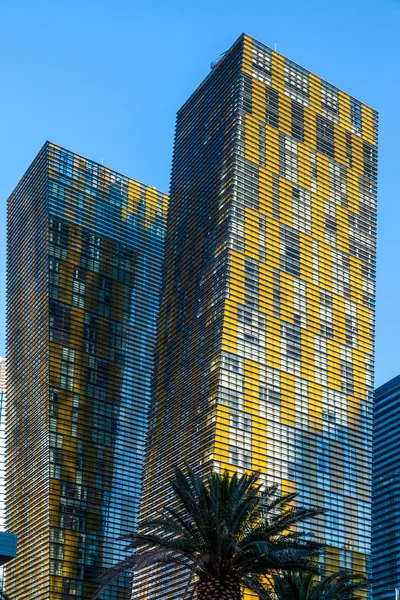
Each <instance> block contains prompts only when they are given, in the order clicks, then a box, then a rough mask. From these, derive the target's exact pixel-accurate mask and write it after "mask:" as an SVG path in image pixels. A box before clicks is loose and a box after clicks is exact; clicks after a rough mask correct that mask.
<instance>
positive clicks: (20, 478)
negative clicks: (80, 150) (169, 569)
mask: <svg viewBox="0 0 400 600" xmlns="http://www.w3.org/2000/svg"><path fill="white" fill-rule="evenodd" d="M166 211H167V196H166V195H165V194H162V193H160V192H158V191H157V190H155V189H154V188H151V187H146V186H144V185H142V184H140V183H138V182H137V181H134V180H132V179H129V178H127V177H125V176H123V175H120V174H119V173H116V172H114V171H111V170H110V169H107V168H106V167H103V166H101V165H99V164H97V163H94V162H92V161H90V160H87V159H86V158H83V157H81V156H78V155H76V154H73V153H72V152H69V151H67V150H64V149H62V148H60V147H58V146H55V145H53V144H49V143H47V144H45V146H44V147H43V149H42V150H41V152H40V153H39V155H38V156H37V157H36V159H35V160H34V162H33V164H32V165H31V167H30V168H29V169H28V171H27V172H26V174H25V175H24V177H23V178H22V180H21V182H20V183H19V184H18V186H17V187H16V189H15V191H14V192H13V193H12V195H11V197H10V199H9V205H8V271H7V374H8V378H7V380H8V389H7V526H8V529H9V530H10V531H11V532H13V533H17V534H18V538H19V539H18V556H17V559H16V560H15V561H13V562H12V563H11V564H10V566H9V567H8V570H7V591H8V592H9V594H10V596H11V597H12V598H21V599H22V598H24V600H30V599H32V600H49V599H50V600H63V599H64V598H65V599H66V598H71V597H73V598H79V599H81V600H88V599H89V598H90V597H91V595H92V593H93V592H94V591H95V589H96V584H95V583H94V582H95V580H96V579H97V577H98V576H99V574H100V572H101V571H102V569H103V568H105V567H109V566H111V565H112V564H114V563H115V562H116V561H118V560H119V559H121V558H122V557H123V556H125V554H124V547H125V545H126V544H125V542H121V541H118V540H117V538H118V537H119V536H120V535H122V534H123V533H126V532H128V531H131V530H132V529H133V528H134V527H135V523H136V519H137V510H138V504H139V497H140V491H141V481H142V457H143V452H144V442H145V434H146V427H147V425H146V424H147V408H148V403H149V398H150V380H151V374H152V367H153V350H154V343H155V328H156V321H157V315H158V298H159V288H160V281H161V280H160V276H161V265H162V260H163V249H164V237H165V219H166ZM129 595H130V577H128V576H126V577H123V578H121V579H120V580H118V581H117V582H116V583H115V584H114V585H113V586H112V587H111V588H109V589H108V590H107V595H106V596H105V598H107V600H116V599H118V600H122V599H126V598H127V597H129Z"/></svg>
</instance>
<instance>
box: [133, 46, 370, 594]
mask: <svg viewBox="0 0 400 600" xmlns="http://www.w3.org/2000/svg"><path fill="white" fill-rule="evenodd" d="M376 179H377V113H376V112H375V111H374V110H372V109H371V108H369V107H368V106H366V105H364V104H362V103H360V102H359V101H358V100H356V99H354V98H352V97H350V96H348V95H347V94H345V93H344V92H342V91H340V90H338V89H337V88H335V87H334V86H332V85H330V84H328V83H326V82H325V81H323V80H321V79H320V78H319V77H317V76H315V75H313V74H312V73H310V72H308V71H307V70H305V69H303V68H301V67H299V66H298V65H296V64H294V63H293V62H291V61H290V60H288V59H286V58H284V57H283V56H281V55H280V54H278V53H277V52H275V51H272V50H270V49H269V48H267V47H266V46H264V45H263V44H261V43H259V42H257V41H256V40H254V39H252V38H250V37H248V36H246V35H242V36H241V37H240V38H239V39H238V40H237V42H236V43H235V44H234V45H233V46H232V48H231V49H230V50H229V51H228V52H227V53H225V55H223V57H222V58H221V59H220V60H219V61H218V62H217V63H216V64H214V66H213V68H212V70H211V72H210V73H209V75H208V77H207V78H206V79H205V80H204V81H203V82H202V83H201V85H200V86H199V87H198V89H197V90H196V91H195V92H194V94H193V95H192V96H191V97H190V98H189V100H188V101H187V102H186V103H185V105H184V106H183V107H182V108H181V109H180V111H179V112H178V116H177V124H176V135H175V147H174V158H173V169H172V178H171V194H170V196H171V201H170V213H169V221H168V231H167V241H166V262H165V266H164V278H165V281H164V286H163V295H162V301H161V309H160V310H161V312H160V326H159V331H158V337H157V346H156V371H155V395H154V399H153V406H152V413H151V421H150V437H149V446H148V455H147V467H146V470H145V487H144V496H143V500H142V508H141V511H142V516H143V517H147V516H149V515H152V514H154V512H155V511H156V510H157V509H158V508H159V507H160V506H161V505H162V503H163V502H164V501H168V499H169V497H168V493H167V492H166V489H167V484H166V482H167V481H168V479H169V478H170V476H171V473H172V468H173V466H174V465H175V464H177V463H178V464H180V465H182V464H183V463H184V461H187V462H188V463H189V464H190V465H191V466H193V467H194V468H196V469H197V470H199V471H200V472H208V471H210V470H211V469H215V470H218V469H221V470H222V469H229V470H231V471H234V470H237V471H240V472H242V471H247V470H250V469H251V470H259V471H260V472H261V480H262V481H263V482H265V483H266V484H271V483H275V482H277V483H278V484H279V486H280V489H281V491H282V492H288V491H296V492H297V493H298V502H299V503H300V504H305V505H313V506H320V507H323V508H324V509H325V511H326V512H325V515H324V516H323V517H319V518H316V519H315V521H314V522H313V523H311V524H309V525H307V526H304V527H305V528H306V532H308V533H311V532H312V534H313V535H314V538H315V539H318V540H320V541H324V542H326V543H327V545H328V546H329V548H330V550H329V552H328V553H327V555H326V557H325V560H323V569H324V570H325V571H326V572H331V571H332V570H335V569H337V568H338V567H349V568H350V567H351V568H354V569H356V570H359V571H362V572H363V571H366V570H367V571H368V570H369V554H370V468H371V425H372V413H371V407H372V401H373V352H374V310H375V238H376V193H377V188H376V185H377V184H376ZM182 580H183V578H182V576H181V574H180V573H177V572H174V571H173V570H172V571H166V570H165V569H164V570H163V572H162V574H161V573H160V572H157V571H153V572H152V573H146V575H145V576H143V577H141V578H138V579H137V580H136V581H134V588H133V598H140V599H141V600H142V599H150V598H151V599H152V600H161V599H163V600H166V599H167V598H168V599H169V598H171V599H174V600H175V599H176V598H178V597H181V592H182ZM249 597H250V596H249Z"/></svg>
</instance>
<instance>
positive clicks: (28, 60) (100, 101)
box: [0, 0, 400, 385]
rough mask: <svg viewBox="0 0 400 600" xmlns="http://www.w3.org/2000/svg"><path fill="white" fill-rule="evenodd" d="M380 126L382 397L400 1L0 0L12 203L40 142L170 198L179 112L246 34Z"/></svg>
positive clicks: (0, 118)
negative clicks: (345, 96) (359, 106)
mask: <svg viewBox="0 0 400 600" xmlns="http://www.w3.org/2000/svg"><path fill="white" fill-rule="evenodd" d="M243 31H245V32H246V33H248V34H250V35H252V36H254V37H256V38H257V39H259V40H260V41H262V42H263V43H265V44H267V45H269V46H272V47H273V45H274V43H275V42H276V43H277V49H278V51H279V52H281V53H282V54H284V55H285V56H288V57H289V58H291V59H292V60H294V61H295V62H297V63H299V64H301V65H302V66H304V67H306V68H307V69H309V70H311V71H313V72H315V73H316V74H317V75H320V76H321V77H323V78H324V79H327V80H328V81H330V82H331V83H333V84H335V85H336V86H337V87H340V88H342V89H343V90H345V91H346V92H348V93H349V94H351V95H353V96H355V97H357V98H359V99H360V100H362V101H363V102H366V103H367V104H369V105H371V106H372V107H373V108H375V109H377V110H378V111H379V113H380V158H379V206H380V208H379V229H378V236H379V242H378V250H379V251H378V303H377V336H376V341H377V353H376V383H377V384H378V385H379V384H381V383H384V382H385V381H386V380H387V379H389V378H391V377H394V376H395V375H397V374H399V373H400V351H399V347H400V303H399V297H400V277H399V271H400V244H399V239H400V228H399V219H400V175H399V169H400V167H399V152H400V119H399V99H400V77H399V62H400V36H399V31H400V0H362V1H361V0H335V1H331V2H328V1H327V0H302V1H299V0H274V1H271V0H253V1H252V2H248V1H243V0H241V1H240V2H239V1H238V0H201V1H200V0H197V1H195V2H193V1H191V0H169V1H168V2H166V1H165V0H164V1H161V0H156V1H151V0H147V1H143V0H142V1H139V0H113V1H112V2H111V1H110V0H107V1H105V0H96V1H94V0H68V1H66V2H62V1H59V0H51V1H50V0H35V2H32V1H31V0H29V1H28V0H19V1H16V0H0V89H1V94H0V136H1V142H2V143H1V145H0V355H3V354H4V338H5V333H4V322H5V231H6V224H5V223H6V221H5V214H6V200H7V197H8V195H9V194H10V192H11V191H12V189H13V187H14V186H15V185H16V183H17V182H18V180H19V178H20V177H21V175H22V174H23V173H24V171H25V170H26V168H27V167H28V165H29V163H30V162H31V160H32V159H33V158H34V156H35V155H36V153H37V152H38V150H39V149H40V147H41V146H42V144H43V143H44V142H45V140H47V139H48V140H51V141H53V142H55V143H57V144H60V145H62V146H65V147H67V148H69V149H71V150H73V151H75V152H78V153H80V154H83V155H85V156H87V157H88V158H91V159H93V160H97V161H101V160H102V159H104V164H105V165H107V166H109V167H111V168H112V169H115V170H118V171H121V172H122V173H124V174H126V175H129V176H130V177H133V178H135V179H138V180H140V181H143V182H144V183H147V184H149V185H153V186H155V187H157V188H159V189H161V190H162V191H168V186H169V171H170V163H171V150H172V142H173V133H174V120H175V113H176V111H177V109H178V108H179V107H180V106H181V105H182V104H183V102H184V101H185V100H186V99H187V97H188V96H189V95H190V93H191V92H192V91H193V90H194V89H195V87H196V86H197V85H198V84H199V83H200V81H201V80H202V79H203V78H204V77H205V75H206V74H207V73H208V71H209V65H210V62H211V61H212V60H214V59H216V58H217V57H218V56H219V55H220V54H221V53H222V52H224V51H225V50H226V49H227V48H228V47H229V46H231V44H232V43H233V42H234V41H235V39H236V38H237V37H238V36H239V35H240V34H241V33H242V32H243Z"/></svg>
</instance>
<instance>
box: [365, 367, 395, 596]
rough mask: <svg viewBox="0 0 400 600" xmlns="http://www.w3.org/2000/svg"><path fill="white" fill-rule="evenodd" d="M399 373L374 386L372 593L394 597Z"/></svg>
mask: <svg viewBox="0 0 400 600" xmlns="http://www.w3.org/2000/svg"><path fill="white" fill-rule="evenodd" d="M399 414H400V376H397V377H395V378H394V379H392V380H390V381H388V382H387V383H385V384H384V385H382V386H380V387H379V388H378V389H376V390H375V405H374V435H373V448H374V454H373V457H374V458H373V477H372V576H373V597H374V598H376V599H378V598H379V600H387V599H391V598H393V594H394V590H395V589H396V588H398V587H399V586H400V558H399V542H398V539H399V538H398V532H399V528H400V506H399V497H400V496H399V494H400V472H399V451H400V443H399V438H398V435H397V429H398V422H399Z"/></svg>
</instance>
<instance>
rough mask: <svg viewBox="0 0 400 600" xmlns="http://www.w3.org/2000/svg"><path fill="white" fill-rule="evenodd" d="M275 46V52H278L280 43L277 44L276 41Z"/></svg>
mask: <svg viewBox="0 0 400 600" xmlns="http://www.w3.org/2000/svg"><path fill="white" fill-rule="evenodd" d="M274 46H275V52H277V50H278V45H277V43H276V42H275V43H274Z"/></svg>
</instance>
